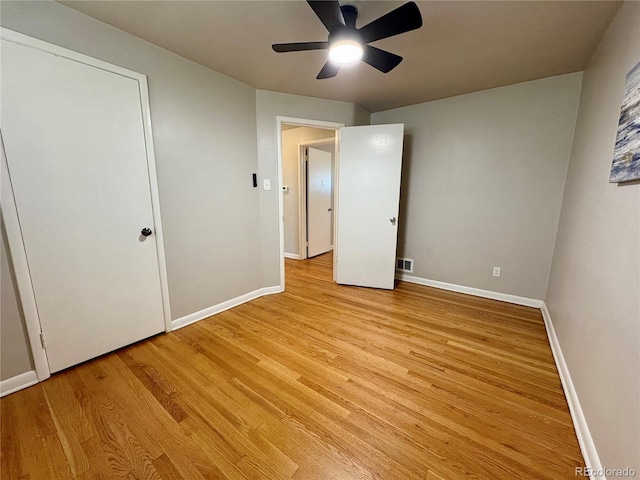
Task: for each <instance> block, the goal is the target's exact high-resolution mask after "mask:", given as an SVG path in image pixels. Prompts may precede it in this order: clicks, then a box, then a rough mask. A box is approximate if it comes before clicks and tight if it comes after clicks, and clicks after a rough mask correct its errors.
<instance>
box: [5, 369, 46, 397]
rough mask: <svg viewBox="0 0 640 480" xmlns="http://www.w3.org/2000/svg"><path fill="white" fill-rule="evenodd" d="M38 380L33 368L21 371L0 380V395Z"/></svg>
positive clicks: (12, 391)
mask: <svg viewBox="0 0 640 480" xmlns="http://www.w3.org/2000/svg"><path fill="white" fill-rule="evenodd" d="M38 382H39V380H38V375H36V372H35V370H29V371H28V372H24V373H21V374H20V375H16V376H15V377H11V378H7V379H6V380H2V381H1V382H0V397H4V396H5V395H9V394H11V393H14V392H17V391H18V390H22V389H24V388H27V387H30V386H31V385H35V384H36V383H38Z"/></svg>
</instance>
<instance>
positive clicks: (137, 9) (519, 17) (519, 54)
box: [61, 0, 620, 112]
mask: <svg viewBox="0 0 640 480" xmlns="http://www.w3.org/2000/svg"><path fill="white" fill-rule="evenodd" d="M61 3H63V4H65V5H67V6H69V7H71V8H73V9H75V10H78V11H80V12H83V13H85V14H87V15H90V16H91V17H94V18H96V19H98V20H100V21H102V22H105V23H108V24H110V25H113V26H115V27H117V28H119V29H121V30H124V31H126V32H128V33H131V34H133V35H135V36H137V37H140V38H143V39H145V40H147V41H149V42H151V43H154V44H156V45H159V46H161V47H164V48H166V49H167V50H170V51H172V52H175V53H177V54H179V55H182V56H183V57H186V58H189V59H191V60H193V61H195V62H197V63H200V64H202V65H205V66H207V67H209V68H211V69H213V70H215V71H217V72H220V73H223V74H225V75H228V76H230V77H232V78H235V79H237V80H240V81H242V82H244V83H247V84H249V85H251V86H253V87H255V88H259V89H264V90H273V91H277V92H286V93H293V94H299V95H307V96H311V97H320V98H327V99H334V100H343V101H349V102H354V103H356V104H358V105H360V106H362V107H364V108H365V109H367V110H368V111H370V112H377V111H381V110H387V109H390V108H396V107H400V106H405V105H411V104H416V103H421V102H426V101H430V100H435V99H439V98H446V97H451V96H454V95H460V94H464V93H470V92H474V91H479V90H485V89H488V88H493V87H498V86H503V85H510V84H513V83H518V82H523V81H528V80H534V79H538V78H544V77H548V76H553V75H560V74H564V73H570V72H576V71H580V70H582V69H583V68H584V66H585V65H586V63H587V61H588V59H589V57H590V56H591V54H592V53H593V51H594V49H595V48H596V46H597V45H598V42H599V40H600V38H601V37H602V35H603V34H604V32H605V30H606V29H607V27H608V26H609V23H610V22H611V20H612V19H613V16H614V15H615V13H616V11H617V9H618V8H619V6H620V2H617V1H603V2H599V1H585V2H579V1H567V0H564V1H541V2H536V1H491V2H490V1H470V2H459V1H440V2H436V1H418V2H416V3H418V6H419V8H420V10H421V12H422V18H423V22H424V24H423V27H422V28H421V29H419V30H415V31H413V32H409V33H406V34H403V35H399V36H396V37H392V38H388V39H384V40H380V41H378V42H374V45H375V46H376V47H378V48H382V49H385V50H389V51H391V52H393V53H396V54H398V55H402V56H403V57H404V61H403V62H402V63H401V64H400V65H399V66H398V67H397V68H396V69H395V70H393V71H391V72H390V73H388V74H383V73H381V72H379V71H377V70H375V69H374V68H373V67H370V66H369V65H366V64H364V63H359V64H357V65H355V66H351V67H348V68H343V69H342V70H341V71H340V73H339V74H338V76H337V77H336V78H332V79H327V80H316V79H315V77H316V75H317V73H318V71H319V70H320V68H322V65H323V64H324V62H325V60H326V51H307V52H296V53H275V52H273V51H272V50H271V44H272V43H284V42H301V41H324V40H326V38H327V31H326V30H325V28H324V26H323V25H322V23H321V22H320V20H319V19H318V18H317V17H316V16H315V14H314V12H313V11H312V10H311V8H310V7H309V6H308V5H307V3H306V2H305V1H302V0H293V1H291V0H289V1H279V0H271V1H266V0H263V1H237V0H236V1H204V2H195V1H156V0H154V1H100V0H97V1H95V0H94V1H63V2H61ZM349 3H350V4H355V5H357V6H358V10H359V12H360V15H359V18H358V23H357V26H358V27H360V26H363V25H365V24H367V23H369V22H370V21H372V20H375V19H376V18H378V17H379V16H381V15H383V14H385V13H387V12H389V11H391V10H393V9H394V8H397V7H398V6H400V5H402V3H404V2H390V1H364V0H357V1H356V2H353V1H349Z"/></svg>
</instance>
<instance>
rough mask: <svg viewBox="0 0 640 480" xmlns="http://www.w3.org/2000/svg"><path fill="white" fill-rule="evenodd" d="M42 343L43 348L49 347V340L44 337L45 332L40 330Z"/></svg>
mask: <svg viewBox="0 0 640 480" xmlns="http://www.w3.org/2000/svg"><path fill="white" fill-rule="evenodd" d="M40 343H41V344H42V348H47V341H46V340H45V338H44V333H43V332H40Z"/></svg>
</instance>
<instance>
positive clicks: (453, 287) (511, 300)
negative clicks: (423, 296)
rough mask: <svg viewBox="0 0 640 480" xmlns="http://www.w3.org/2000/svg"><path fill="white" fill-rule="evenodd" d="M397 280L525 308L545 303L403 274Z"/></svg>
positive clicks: (397, 275) (536, 306)
mask: <svg viewBox="0 0 640 480" xmlns="http://www.w3.org/2000/svg"><path fill="white" fill-rule="evenodd" d="M396 278H397V279H398V280H402V281H404V282H409V283H417V284H418V285H426V286H427V287H435V288H440V289H442V290H449V291H451V292H458V293H466V294H467V295H473V296H476V297H483V298H490V299H492V300H500V301H502V302H507V303H514V304H516V305H524V306H525V307H535V308H541V307H542V305H543V303H544V302H543V301H542V300H536V299H534V298H527V297H519V296H517V295H510V294H508V293H500V292H492V291H491V290H481V289H479V288H473V287H465V286H463V285H456V284H454V283H445V282H438V281H436V280H429V279H427V278H421V277H414V276H413V275H405V274H403V273H397V274H396Z"/></svg>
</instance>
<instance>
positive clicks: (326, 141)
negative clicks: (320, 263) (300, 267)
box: [298, 134, 337, 260]
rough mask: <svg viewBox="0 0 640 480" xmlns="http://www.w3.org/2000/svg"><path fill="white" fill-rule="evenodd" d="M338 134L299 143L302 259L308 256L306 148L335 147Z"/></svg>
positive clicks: (300, 252)
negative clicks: (330, 145)
mask: <svg viewBox="0 0 640 480" xmlns="http://www.w3.org/2000/svg"><path fill="white" fill-rule="evenodd" d="M336 135H337V134H334V135H333V137H327V138H321V139H319V140H309V141H306V142H300V143H299V144H298V225H299V228H298V252H299V254H298V256H299V258H300V260H305V259H306V258H307V195H306V193H307V182H306V181H305V180H306V176H305V172H306V168H307V165H306V164H305V160H304V149H305V148H307V147H313V146H315V145H329V144H331V143H333V144H334V148H335V142H336ZM335 157H336V155H334V165H335ZM331 184H332V188H333V185H335V167H334V172H331ZM332 213H333V212H332ZM334 216H335V215H334ZM334 244H335V235H334V238H332V243H331V245H332V246H333V245H334Z"/></svg>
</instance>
